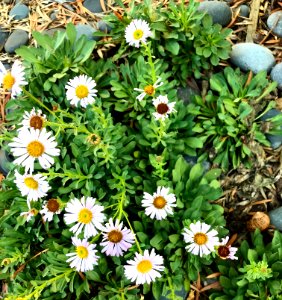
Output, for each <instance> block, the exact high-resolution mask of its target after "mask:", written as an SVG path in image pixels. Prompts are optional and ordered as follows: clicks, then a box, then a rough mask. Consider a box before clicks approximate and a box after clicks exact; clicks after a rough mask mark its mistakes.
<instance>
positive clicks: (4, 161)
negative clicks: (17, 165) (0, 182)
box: [0, 148, 12, 176]
mask: <svg viewBox="0 0 282 300" xmlns="http://www.w3.org/2000/svg"><path fill="white" fill-rule="evenodd" d="M11 161H12V159H11V158H10V157H9V155H8V153H7V152H6V151H5V150H3V149H1V148H0V173H2V174H3V175H4V176H6V175H7V174H8V173H9V171H10V169H11Z"/></svg>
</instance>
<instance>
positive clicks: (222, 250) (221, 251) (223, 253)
mask: <svg viewBox="0 0 282 300" xmlns="http://www.w3.org/2000/svg"><path fill="white" fill-rule="evenodd" d="M217 252H218V255H219V256H220V257H221V258H227V257H228V255H229V254H230V251H229V247H227V246H219V247H218V249H217Z"/></svg>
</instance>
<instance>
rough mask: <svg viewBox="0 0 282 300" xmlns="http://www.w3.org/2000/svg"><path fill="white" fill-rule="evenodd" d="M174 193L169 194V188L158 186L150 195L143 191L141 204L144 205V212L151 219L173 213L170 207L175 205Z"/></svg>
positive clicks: (162, 217)
mask: <svg viewBox="0 0 282 300" xmlns="http://www.w3.org/2000/svg"><path fill="white" fill-rule="evenodd" d="M175 202H176V198H175V195H174V194H169V188H165V187H161V186H158V188H157V192H155V193H154V194H153V196H152V195H150V194H149V193H146V192H144V196H143V200H142V206H143V207H146V209H145V214H146V215H147V216H149V217H150V218H151V219H157V220H162V219H165V218H166V217H167V215H168V214H171V215H172V214H173V211H172V207H175V206H176V203H175Z"/></svg>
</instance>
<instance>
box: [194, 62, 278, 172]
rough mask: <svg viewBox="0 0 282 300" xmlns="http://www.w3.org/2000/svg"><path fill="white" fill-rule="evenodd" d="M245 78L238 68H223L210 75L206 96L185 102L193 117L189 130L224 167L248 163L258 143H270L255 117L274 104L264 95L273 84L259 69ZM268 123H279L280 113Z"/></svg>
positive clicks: (234, 166)
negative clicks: (191, 101)
mask: <svg viewBox="0 0 282 300" xmlns="http://www.w3.org/2000/svg"><path fill="white" fill-rule="evenodd" d="M248 78H249V77H248V75H244V74H242V73H241V72H240V71H239V70H238V69H237V70H233V69H232V68H230V67H227V68H225V69H224V72H220V73H217V74H214V75H212V76H211V78H210V90H209V91H208V93H207V95H206V96H205V97H201V96H195V99H194V103H193V104H191V105H189V111H190V113H191V114H193V115H194V116H196V119H195V123H196V124H195V126H194V127H193V131H194V132H195V133H196V135H197V136H198V137H199V139H200V140H201V141H202V142H203V143H204V145H205V147H204V148H205V149H207V148H208V149H211V150H210V152H211V156H213V157H211V158H212V160H213V162H214V163H215V164H218V165H220V166H221V167H222V168H223V169H224V170H227V169H228V168H230V167H231V168H232V167H233V168H236V167H238V166H239V165H240V164H241V163H244V164H245V165H246V166H249V165H250V160H249V158H250V157H252V156H253V154H254V153H256V151H257V149H258V148H259V147H261V146H260V145H265V146H270V143H269V142H268V140H267V139H266V137H265V132H264V130H263V124H264V122H262V121H260V119H259V118H260V117H261V116H262V115H264V114H265V113H266V112H267V111H268V110H270V109H271V108H273V107H274V106H275V101H267V100H265V98H264V97H266V96H267V95H268V94H269V93H270V92H271V91H273V90H274V88H275V87H276V83H274V82H273V83H270V82H269V81H268V79H267V78H266V73H265V72H263V71H262V72H260V73H258V74H257V75H255V76H254V77H253V78H252V79H251V80H250V81H248ZM268 122H270V124H271V125H270V127H271V126H272V127H274V126H275V127H276V126H278V125H279V124H281V116H280V117H277V118H276V120H275V119H274V118H273V123H271V122H272V119H269V120H268ZM275 122H276V123H275ZM212 153H214V155H213V154H212Z"/></svg>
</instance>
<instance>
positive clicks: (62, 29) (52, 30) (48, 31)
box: [43, 27, 66, 37]
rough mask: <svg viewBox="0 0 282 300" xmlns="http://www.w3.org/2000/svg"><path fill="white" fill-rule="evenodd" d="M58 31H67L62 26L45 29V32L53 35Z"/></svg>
mask: <svg viewBox="0 0 282 300" xmlns="http://www.w3.org/2000/svg"><path fill="white" fill-rule="evenodd" d="M58 31H61V32H65V31H66V30H65V29H64V28H60V27H59V28H50V29H47V30H44V32H43V33H44V34H47V35H49V36H51V37H52V36H54V35H55V33H56V32H58Z"/></svg>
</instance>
